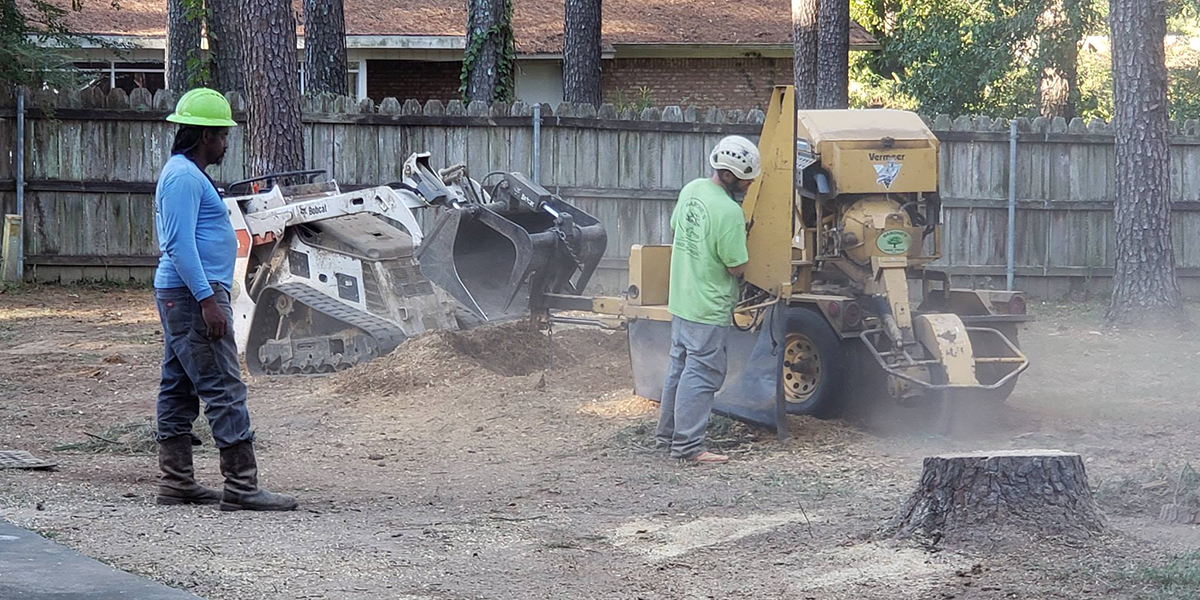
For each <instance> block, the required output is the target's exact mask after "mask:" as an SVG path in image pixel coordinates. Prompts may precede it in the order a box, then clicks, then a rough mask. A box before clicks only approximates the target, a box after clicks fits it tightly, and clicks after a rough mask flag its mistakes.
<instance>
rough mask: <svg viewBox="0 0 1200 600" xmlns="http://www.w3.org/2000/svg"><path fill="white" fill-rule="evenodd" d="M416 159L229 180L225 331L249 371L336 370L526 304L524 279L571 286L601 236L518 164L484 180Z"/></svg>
mask: <svg viewBox="0 0 1200 600" xmlns="http://www.w3.org/2000/svg"><path fill="white" fill-rule="evenodd" d="M428 159H429V155H428V154H414V155H412V156H411V157H409V158H408V160H407V161H405V164H404V167H403V180H402V181H399V182H395V183H390V184H387V185H381V186H376V187H368V188H365V189H359V190H354V191H343V190H342V189H340V187H339V186H338V184H337V183H336V182H334V181H329V180H323V181H316V180H318V179H323V177H322V175H324V171H300V172H290V173H276V174H272V175H266V176H263V177H258V178H255V179H249V180H245V181H239V182H237V183H234V184H231V185H230V186H229V188H228V193H227V194H226V197H225V202H226V206H227V207H228V209H229V215H230V219H231V221H232V223H233V228H234V230H235V232H236V234H237V238H238V256H237V262H236V269H235V276H234V289H233V291H232V293H231V297H232V305H233V312H234V334H235V336H236V340H237V344H238V348H239V349H241V351H242V353H243V354H244V355H245V359H246V366H247V368H248V369H249V370H250V372H251V373H254V374H321V373H333V372H336V371H342V370H345V369H348V368H350V367H353V366H355V365H357V364H360V363H363V362H366V361H369V360H371V359H373V358H376V357H378V356H382V355H385V354H387V353H389V352H391V351H392V350H393V349H395V348H396V347H397V346H398V345H399V344H400V343H401V342H402V341H404V340H405V339H407V338H408V337H411V336H414V335H417V334H420V333H422V332H426V331H433V330H454V329H461V328H467V327H471V326H474V325H478V324H481V323H486V322H493V321H501V320H507V319H513V318H520V317H527V316H528V315H529V306H528V303H529V297H530V294H531V291H532V292H534V295H535V296H536V295H540V294H544V293H562V294H580V293H582V292H583V289H584V286H586V285H587V282H588V279H589V278H590V277H591V276H592V273H593V272H594V271H595V269H596V265H597V264H599V262H600V256H601V255H602V254H603V253H604V248H605V244H606V236H605V232H604V228H603V226H601V225H600V223H599V222H598V221H596V219H595V218H593V217H591V216H590V215H588V214H586V213H584V212H583V211H580V210H579V209H577V208H575V207H574V206H571V205H570V204H568V203H566V202H565V201H563V200H562V199H561V198H558V197H557V196H554V195H552V194H551V193H550V192H548V191H547V190H546V189H544V188H542V187H540V186H538V185H536V184H534V183H533V182H531V181H529V180H528V179H527V178H526V177H525V176H523V175H521V174H519V173H504V172H497V173H492V174H490V175H489V176H488V177H485V178H484V180H485V181H486V180H488V179H490V178H492V176H496V175H499V176H500V177H499V178H498V181H497V182H496V183H495V184H494V185H493V186H491V187H490V188H489V187H484V186H483V185H481V184H480V182H478V181H475V180H473V179H471V178H470V177H469V176H468V175H467V173H466V170H465V168H464V167H463V166H462V165H457V166H453V167H450V168H447V169H442V170H440V171H435V170H434V169H432V168H431V167H430V165H429V160H428ZM285 184H286V185H285ZM423 222H424V223H430V226H429V228H428V233H427V232H426V228H425V227H423V225H422V223H423Z"/></svg>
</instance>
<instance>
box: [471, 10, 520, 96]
mask: <svg viewBox="0 0 1200 600" xmlns="http://www.w3.org/2000/svg"><path fill="white" fill-rule="evenodd" d="M512 60H513V31H512V2H511V0H468V4H467V50H466V54H465V55H464V57H463V74H464V76H465V79H466V81H465V82H464V83H465V85H464V87H463V95H464V96H465V97H466V99H467V100H468V101H473V100H480V101H483V102H486V103H488V104H491V103H493V102H507V101H509V100H511V99H512V94H513V88H514V87H515V86H514V85H513V83H514V79H513V78H514V75H515V73H514V70H513V68H514V66H515V65H513V64H512Z"/></svg>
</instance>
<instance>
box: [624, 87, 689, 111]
mask: <svg viewBox="0 0 1200 600" xmlns="http://www.w3.org/2000/svg"><path fill="white" fill-rule="evenodd" d="M608 101H609V102H611V103H612V105H613V108H615V109H616V110H617V113H618V114H620V113H622V112H625V110H626V109H633V111H634V112H636V113H639V114H640V113H641V112H642V111H643V110H646V109H647V108H650V107H651V106H654V92H653V90H651V89H650V86H645V85H643V86H641V87H639V88H637V89H634V90H630V91H629V94H626V93H625V92H624V91H622V90H617V91H615V92H613V93H612V95H611V96H610V97H609V100H608ZM686 103H687V99H686V98H685V99H683V100H681V101H680V104H686Z"/></svg>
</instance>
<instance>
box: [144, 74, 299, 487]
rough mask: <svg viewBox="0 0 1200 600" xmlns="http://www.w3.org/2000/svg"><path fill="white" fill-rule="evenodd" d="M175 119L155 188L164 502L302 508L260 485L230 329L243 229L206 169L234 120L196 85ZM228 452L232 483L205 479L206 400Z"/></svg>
mask: <svg viewBox="0 0 1200 600" xmlns="http://www.w3.org/2000/svg"><path fill="white" fill-rule="evenodd" d="M167 120H168V121H171V122H172V123H178V124H180V125H181V127H180V128H179V131H177V132H176V133H175V142H174V144H172V147H171V158H170V159H168V160H167V163H166V164H165V165H164V166H163V169H162V172H161V173H160V174H159V177H158V187H157V188H156V189H155V193H154V208H155V226H156V227H157V231H158V244H159V249H160V250H161V251H162V256H161V257H160V258H159V262H158V270H157V272H156V273H155V275H154V288H155V289H154V295H155V301H156V303H157V305H158V314H159V319H160V320H161V322H162V327H163V346H164V347H163V360H162V384H161V385H160V387H159V392H158V404H157V413H158V429H157V434H156V437H157V439H158V444H159V451H158V459H159V466H160V468H161V469H162V479H161V480H160V482H159V487H158V503H159V504H218V503H219V504H220V508H221V510H292V509H294V508H296V500H295V499H293V498H290V497H288V496H284V495H281V494H275V493H271V492H268V491H265V490H262V489H260V488H259V487H258V463H257V460H256V459H255V456H254V432H253V431H252V430H251V429H250V412H249V411H248V410H247V408H246V386H245V384H243V383H242V378H241V366H240V364H239V363H238V356H237V345H236V344H235V342H234V340H233V332H232V331H230V323H231V322H232V321H233V311H232V310H231V308H230V303H229V301H230V298H229V294H230V291H231V290H232V289H233V270H234V262H235V261H236V259H237V254H238V242H237V236H236V235H235V234H234V231H233V226H232V224H231V223H230V222H229V215H228V212H227V209H226V207H225V201H224V200H222V199H221V196H220V194H219V193H217V188H216V185H214V184H213V182H212V180H211V179H209V177H208V175H207V174H206V173H205V172H204V170H205V169H206V168H207V167H208V166H209V165H215V164H218V163H220V162H221V159H222V158H223V157H224V156H225V147H226V137H227V136H228V133H229V128H230V127H234V126H236V125H237V123H235V122H234V121H233V114H232V110H231V109H230V106H229V102H228V101H227V100H225V97H224V96H222V95H221V94H220V93H219V92H217V91H215V90H210V89H206V88H198V89H194V90H191V91H190V92H188V93H186V94H184V95H183V97H182V98H180V99H179V103H178V104H177V105H176V107H175V112H174V113H173V114H171V115H170V116H169V117H167ZM201 401H203V402H204V414H205V416H206V417H207V418H208V422H209V424H210V425H211V426H212V433H213V440H214V441H215V442H216V445H217V448H218V449H219V450H220V452H221V474H222V475H224V476H225V490H224V492H223V493H222V492H218V491H216V490H212V489H208V488H205V487H203V486H201V485H200V484H198V483H197V482H196V478H195V474H194V473H195V472H194V469H193V466H192V446H193V445H195V444H199V443H200V440H199V438H197V437H196V436H195V435H194V434H193V433H192V422H193V421H195V419H196V417H198V416H199V415H200V402H201Z"/></svg>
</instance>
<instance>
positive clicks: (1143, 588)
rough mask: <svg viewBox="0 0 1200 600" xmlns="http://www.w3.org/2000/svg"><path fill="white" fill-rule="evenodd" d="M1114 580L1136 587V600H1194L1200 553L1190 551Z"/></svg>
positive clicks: (1198, 591) (1197, 594)
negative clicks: (1166, 561)
mask: <svg viewBox="0 0 1200 600" xmlns="http://www.w3.org/2000/svg"><path fill="white" fill-rule="evenodd" d="M1117 579H1119V580H1121V581H1123V582H1126V583H1129V584H1132V585H1134V586H1137V587H1138V588H1140V589H1138V590H1137V591H1136V596H1135V598H1138V600H1184V599H1187V600H1194V599H1195V598H1198V597H1200V551H1192V552H1189V553H1187V554H1185V555H1183V556H1180V557H1177V558H1175V559H1174V560H1172V561H1170V562H1168V563H1166V564H1161V565H1154V564H1143V565H1138V566H1136V567H1133V568H1131V569H1128V570H1126V571H1123V572H1121V573H1120V574H1118V576H1117Z"/></svg>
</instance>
